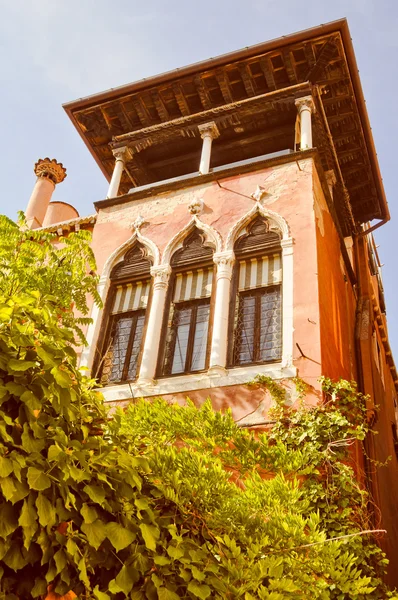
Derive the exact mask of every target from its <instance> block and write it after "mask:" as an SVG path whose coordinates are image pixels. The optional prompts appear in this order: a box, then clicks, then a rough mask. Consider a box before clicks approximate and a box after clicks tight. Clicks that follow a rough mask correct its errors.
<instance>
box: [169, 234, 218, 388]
mask: <svg viewBox="0 0 398 600" xmlns="http://www.w3.org/2000/svg"><path fill="white" fill-rule="evenodd" d="M213 251H214V246H213V244H211V242H209V241H207V239H206V235H205V233H204V232H203V231H201V230H199V229H198V228H197V227H194V228H193V229H192V231H191V232H190V233H189V234H188V236H187V237H186V238H185V239H184V240H183V241H182V247H179V248H178V249H177V250H175V252H174V253H173V254H172V256H171V259H170V265H171V268H172V275H171V280H170V286H169V298H168V305H169V310H168V311H167V310H166V314H167V319H166V321H167V322H165V323H164V336H165V339H166V344H165V346H164V348H163V350H162V351H161V353H160V358H159V369H158V370H159V375H160V376H169V375H181V374H185V373H195V372H198V371H203V370H205V369H206V368H207V367H208V355H209V345H210V344H209V340H210V312H211V310H210V299H211V293H212V287H213V277H214V263H213Z"/></svg>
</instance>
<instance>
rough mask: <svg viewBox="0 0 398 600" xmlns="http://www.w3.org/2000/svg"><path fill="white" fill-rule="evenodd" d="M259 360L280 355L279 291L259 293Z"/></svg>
mask: <svg viewBox="0 0 398 600" xmlns="http://www.w3.org/2000/svg"><path fill="white" fill-rule="evenodd" d="M260 300H261V304H260V306H261V317H260V319H261V323H260V344H259V346H260V349H259V350H260V352H259V360H261V361H267V360H277V359H278V358H280V357H281V355H282V327H281V325H282V323H281V291H280V288H271V289H270V290H264V292H263V294H262V295H261V298H260Z"/></svg>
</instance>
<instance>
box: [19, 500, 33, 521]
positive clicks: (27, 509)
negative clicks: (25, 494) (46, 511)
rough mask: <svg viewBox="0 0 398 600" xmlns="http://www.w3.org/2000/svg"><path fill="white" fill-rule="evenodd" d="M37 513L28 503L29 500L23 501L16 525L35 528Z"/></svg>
mask: <svg viewBox="0 0 398 600" xmlns="http://www.w3.org/2000/svg"><path fill="white" fill-rule="evenodd" d="M36 517H37V512H36V509H35V507H34V506H33V504H31V502H30V498H28V499H27V500H26V499H25V500H24V501H23V505H22V510H21V514H20V517H19V520H18V525H20V526H21V527H35V526H36Z"/></svg>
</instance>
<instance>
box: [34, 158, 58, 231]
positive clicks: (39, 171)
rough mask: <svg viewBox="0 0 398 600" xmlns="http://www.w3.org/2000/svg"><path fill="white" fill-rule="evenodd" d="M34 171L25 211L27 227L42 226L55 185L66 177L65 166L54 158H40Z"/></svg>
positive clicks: (35, 227)
mask: <svg viewBox="0 0 398 600" xmlns="http://www.w3.org/2000/svg"><path fill="white" fill-rule="evenodd" d="M34 171H35V174H36V176H37V179H36V183H35V186H34V188H33V191H32V195H31V197H30V200H29V203H28V206H27V208H26V212H25V216H26V220H27V223H28V227H29V229H37V228H38V227H42V225H43V221H44V217H45V216H46V212H47V207H48V205H49V203H50V200H51V196H52V194H53V192H54V189H55V186H56V184H57V183H61V181H63V180H64V179H65V177H66V169H65V167H64V166H63V165H62V163H58V162H57V161H56V160H55V158H51V159H50V158H40V159H39V160H38V161H37V163H36V164H35V168H34Z"/></svg>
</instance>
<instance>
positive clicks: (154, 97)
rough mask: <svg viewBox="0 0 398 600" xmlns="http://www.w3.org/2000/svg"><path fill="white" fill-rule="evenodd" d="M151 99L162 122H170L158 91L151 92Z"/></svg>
mask: <svg viewBox="0 0 398 600" xmlns="http://www.w3.org/2000/svg"><path fill="white" fill-rule="evenodd" d="M151 98H152V100H153V103H154V105H155V108H156V111H157V113H158V115H159V117H160V119H161V120H162V121H170V115H169V111H168V110H167V108H166V105H165V103H164V102H163V100H162V97H161V95H160V90H151Z"/></svg>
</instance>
